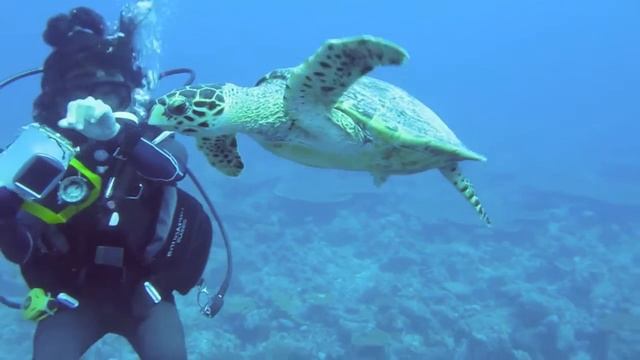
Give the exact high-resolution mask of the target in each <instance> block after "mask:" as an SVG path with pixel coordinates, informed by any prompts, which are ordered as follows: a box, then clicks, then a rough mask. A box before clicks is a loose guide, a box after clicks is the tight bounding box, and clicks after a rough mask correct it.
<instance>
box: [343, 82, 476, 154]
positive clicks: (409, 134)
mask: <svg viewBox="0 0 640 360" xmlns="http://www.w3.org/2000/svg"><path fill="white" fill-rule="evenodd" d="M336 109H338V110H340V111H342V112H344V113H346V114H347V115H349V116H350V117H351V118H352V119H353V120H354V121H356V122H357V123H358V125H360V126H361V127H363V128H364V129H366V130H367V131H369V132H370V133H371V135H372V136H373V137H374V138H375V137H379V138H381V139H382V140H385V141H390V142H392V143H394V144H395V145H397V146H410V147H415V146H418V147H420V146H424V147H428V148H435V149H437V150H440V151H444V152H450V153H452V155H457V156H461V157H463V158H464V159H473V160H484V157H483V156H482V155H479V154H476V153H475V152H473V151H471V150H469V149H467V148H466V147H465V146H464V145H463V144H462V142H461V141H460V140H459V139H458V137H457V136H456V135H455V134H454V133H453V131H451V129H449V127H448V126H447V125H446V124H445V123H444V122H443V121H442V120H441V119H440V117H438V115H436V113H435V112H433V111H432V110H431V109H429V108H428V107H427V106H426V105H424V104H423V103H422V102H420V101H419V100H417V99H416V98H414V97H413V96H411V95H409V94H408V93H407V92H406V91H404V90H402V89H400V88H399V87H397V86H394V85H392V84H389V83H387V82H384V81H382V80H378V79H375V78H372V77H362V78H360V79H359V80H358V81H356V83H354V84H353V85H352V86H351V87H349V89H347V91H346V92H345V93H344V94H343V95H342V97H341V98H340V100H339V101H338V104H336Z"/></svg>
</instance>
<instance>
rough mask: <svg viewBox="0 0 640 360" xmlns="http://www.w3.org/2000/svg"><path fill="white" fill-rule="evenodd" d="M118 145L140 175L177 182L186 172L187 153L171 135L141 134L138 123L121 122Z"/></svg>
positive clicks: (151, 178)
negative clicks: (145, 135)
mask: <svg viewBox="0 0 640 360" xmlns="http://www.w3.org/2000/svg"><path fill="white" fill-rule="evenodd" d="M122 125H123V126H121V129H120V134H118V138H119V140H118V141H119V144H120V146H121V148H122V149H123V151H124V152H125V154H128V155H125V156H127V158H129V159H130V160H131V161H133V162H134V164H135V166H136V168H137V170H138V173H139V174H140V175H142V176H143V177H145V178H147V179H150V180H154V181H162V182H174V181H180V180H182V178H184V175H185V172H186V161H187V152H186V150H185V148H184V146H182V144H180V143H179V142H177V141H176V140H175V139H174V138H173V137H172V136H162V134H161V135H159V136H156V137H155V138H154V139H151V140H150V139H147V138H146V137H143V136H142V131H143V130H142V129H141V127H140V126H137V125H134V124H132V123H123V124H122Z"/></svg>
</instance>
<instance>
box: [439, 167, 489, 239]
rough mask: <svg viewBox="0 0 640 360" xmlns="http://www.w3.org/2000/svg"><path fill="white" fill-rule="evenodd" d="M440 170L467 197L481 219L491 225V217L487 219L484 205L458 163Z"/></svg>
mask: <svg viewBox="0 0 640 360" xmlns="http://www.w3.org/2000/svg"><path fill="white" fill-rule="evenodd" d="M440 172H441V173H442V175H444V177H446V178H447V180H449V181H450V182H451V183H452V184H453V185H454V186H455V187H456V189H458V191H460V193H461V194H462V195H463V196H464V197H465V198H466V199H467V201H468V202H469V203H470V204H471V206H473V208H474V209H476V212H477V213H478V215H480V218H482V221H484V222H485V223H486V224H487V225H488V226H491V219H489V216H488V215H487V212H486V211H485V210H484V207H483V206H482V204H481V203H480V199H478V196H477V195H476V191H475V190H474V189H473V185H472V184H471V181H469V179H467V178H466V177H465V176H464V175H462V173H461V172H460V170H459V169H458V164H451V165H447V166H445V167H441V168H440Z"/></svg>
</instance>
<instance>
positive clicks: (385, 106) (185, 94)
mask: <svg viewBox="0 0 640 360" xmlns="http://www.w3.org/2000/svg"><path fill="white" fill-rule="evenodd" d="M407 57H408V55H407V53H406V52H405V51H404V50H403V49H402V48H400V47H399V46H397V45H395V44H393V43H391V42H389V41H387V40H384V39H381V38H377V37H373V36H358V37H349V38H342V39H333V40H329V41H327V42H325V44H323V45H322V47H320V49H318V50H317V51H316V53H315V54H313V55H312V56H311V57H310V58H308V59H307V60H306V61H305V62H304V63H303V64H301V65H299V66H297V67H294V68H285V69H277V70H274V71H272V72H270V73H268V74H267V75H265V76H264V77H262V78H261V79H260V80H259V81H258V82H257V84H256V85H255V86H253V87H241V86H236V85H234V84H229V83H227V84H215V85H214V84H207V85H196V86H188V87H185V88H182V89H178V90H174V91H171V92H170V93H168V94H166V95H164V96H161V97H159V98H158V99H157V100H156V103H155V105H154V107H153V108H152V110H151V112H150V117H149V123H150V124H151V125H156V126H159V127H161V128H163V129H165V130H172V131H177V132H179V133H182V134H186V135H189V136H193V137H195V138H196V139H197V144H198V148H199V149H200V150H201V151H202V152H203V153H204V154H205V155H206V157H207V159H208V160H209V162H210V163H211V164H212V165H213V166H214V167H216V168H217V169H218V170H220V171H221V172H223V173H224V174H226V175H229V176H237V175H239V174H240V172H241V171H242V169H243V168H244V165H243V162H242V160H241V157H240V155H239V153H238V149H237V147H238V145H237V141H236V136H235V135H236V133H244V134H247V135H249V136H250V137H252V138H253V139H255V140H256V141H257V142H258V143H260V145H261V146H263V147H264V148H266V149H268V150H269V151H271V152H273V153H275V154H276V155H278V156H281V157H284V158H286V159H289V160H292V161H295V162H298V163H302V164H305V165H308V166H313V167H320V168H335V169H345V170H355V171H367V172H370V173H371V174H372V175H373V177H374V181H375V183H376V184H378V185H380V184H382V183H383V182H384V181H385V180H386V178H387V177H388V176H389V175H394V174H413V173H418V172H422V171H425V170H428V169H434V168H437V169H439V170H440V172H441V173H442V174H443V175H444V177H445V178H446V179H447V180H449V181H450V182H451V183H452V184H453V185H454V186H455V187H456V188H457V189H458V190H459V191H460V192H461V193H462V194H463V195H464V197H465V198H466V199H467V201H468V202H469V203H470V204H471V205H472V206H473V207H474V208H475V210H476V212H477V213H478V214H479V215H480V217H481V218H482V220H484V221H485V222H486V223H487V224H490V220H489V217H488V216H487V213H486V212H485V210H484V207H483V206H482V204H481V203H480V200H479V199H478V197H477V196H476V192H475V190H474V188H473V186H472V184H471V182H470V181H469V180H468V179H467V178H466V177H465V176H464V175H463V174H462V172H461V171H460V169H459V166H458V163H459V162H460V161H463V160H479V161H484V160H485V157H484V156H482V155H480V154H478V153H475V152H473V151H471V150H469V149H467V148H466V147H465V146H464V145H463V144H462V142H461V141H460V140H459V139H458V138H457V137H456V135H455V134H454V133H453V132H452V131H451V130H450V129H449V128H448V127H447V125H446V124H445V123H444V122H443V121H442V120H441V119H440V118H439V117H438V115H436V114H435V113H434V112H433V111H432V110H430V109H429V108H428V107H427V106H425V105H424V104H422V103H421V102H420V101H418V100H417V99H415V98H414V97H412V96H411V95H409V94H408V93H407V92H405V91H404V90H402V89H400V88H398V87H396V86H394V85H391V84H389V83H387V82H384V81H381V80H378V79H375V78H372V77H368V76H365V75H366V74H367V73H369V72H370V71H371V70H373V68H374V67H376V66H380V65H399V64H402V63H403V62H404V61H405V60H406V59H407Z"/></svg>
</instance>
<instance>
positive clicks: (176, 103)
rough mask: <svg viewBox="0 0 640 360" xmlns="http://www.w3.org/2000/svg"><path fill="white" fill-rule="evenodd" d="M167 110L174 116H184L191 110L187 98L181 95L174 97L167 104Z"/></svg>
mask: <svg viewBox="0 0 640 360" xmlns="http://www.w3.org/2000/svg"><path fill="white" fill-rule="evenodd" d="M167 110H168V111H169V114H171V115H174V116H182V115H184V114H186V113H187V111H189V104H187V99H185V98H184V97H181V96H179V97H176V98H174V99H172V100H171V101H169V104H168V105H167Z"/></svg>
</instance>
